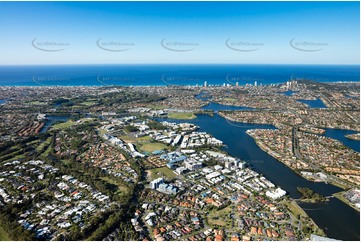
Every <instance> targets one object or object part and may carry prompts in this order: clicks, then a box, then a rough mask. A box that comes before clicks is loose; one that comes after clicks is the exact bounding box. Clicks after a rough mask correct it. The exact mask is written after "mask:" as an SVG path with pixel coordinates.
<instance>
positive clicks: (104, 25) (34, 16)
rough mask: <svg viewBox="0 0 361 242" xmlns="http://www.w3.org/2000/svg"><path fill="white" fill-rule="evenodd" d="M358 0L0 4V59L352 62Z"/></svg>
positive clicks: (13, 61)
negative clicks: (350, 0)
mask: <svg viewBox="0 0 361 242" xmlns="http://www.w3.org/2000/svg"><path fill="white" fill-rule="evenodd" d="M359 11H360V3H359V2H356V1H355V2H0V21H1V23H2V24H1V25H0V31H1V37H0V65H42V64H185V63H186V64H343V65H345V64H356V65H359V63H360V55H359V53H360V37H359V36H360V14H359Z"/></svg>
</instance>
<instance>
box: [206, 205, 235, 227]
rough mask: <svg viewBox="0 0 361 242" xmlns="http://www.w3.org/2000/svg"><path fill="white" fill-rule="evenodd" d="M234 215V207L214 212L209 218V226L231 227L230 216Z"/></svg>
mask: <svg viewBox="0 0 361 242" xmlns="http://www.w3.org/2000/svg"><path fill="white" fill-rule="evenodd" d="M231 213H232V206H231V205H230V206H228V207H225V208H223V209H221V210H218V211H217V210H212V211H211V212H210V213H209V215H208V216H207V221H208V224H209V225H215V226H222V227H231V219H230V218H229V214H231Z"/></svg>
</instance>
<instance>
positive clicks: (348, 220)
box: [167, 105, 360, 241]
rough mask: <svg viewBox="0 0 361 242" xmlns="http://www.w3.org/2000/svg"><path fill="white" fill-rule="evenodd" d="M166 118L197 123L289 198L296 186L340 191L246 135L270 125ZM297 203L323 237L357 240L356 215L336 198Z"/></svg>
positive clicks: (220, 119)
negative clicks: (300, 171) (309, 177)
mask: <svg viewBox="0 0 361 242" xmlns="http://www.w3.org/2000/svg"><path fill="white" fill-rule="evenodd" d="M218 107H220V108H221V109H218V110H229V107H227V106H224V105H218ZM214 111H217V110H214ZM167 120H168V121H171V122H176V123H179V122H190V123H194V124H196V125H198V126H199V127H200V131H205V132H208V133H210V134H212V135H213V136H214V137H215V138H217V139H220V140H222V141H223V142H224V144H225V145H226V146H227V147H224V148H222V149H223V150H224V151H226V152H228V153H229V154H230V155H232V156H234V157H238V158H240V159H242V160H244V161H247V162H248V163H249V164H250V166H251V168H252V169H253V170H255V171H257V172H259V173H261V174H263V175H264V176H265V177H266V178H267V179H269V180H270V181H271V182H273V183H275V184H276V185H278V186H280V187H281V188H282V189H284V190H286V191H287V192H288V194H289V195H290V196H291V197H292V198H299V197H300V196H301V194H300V193H299V192H298V191H297V187H309V188H311V189H312V190H314V191H316V192H317V193H320V194H322V195H324V196H329V195H331V194H333V193H336V192H339V191H342V189H341V188H339V187H335V186H333V185H330V184H325V183H315V182H311V181H308V180H306V179H304V178H303V177H301V176H299V175H298V174H296V173H295V172H294V171H293V170H291V169H290V168H288V167H287V166H285V165H284V164H283V163H281V162H279V161H278V160H276V159H274V158H273V157H272V156H270V155H268V154H267V153H266V152H264V151H263V150H262V149H261V148H259V147H258V146H257V144H256V143H255V141H254V140H253V138H252V137H250V136H249V135H247V134H246V131H247V130H248V129H275V127H274V126H272V125H261V124H246V123H238V122H231V121H228V120H226V119H224V118H223V117H221V116H219V115H218V114H214V115H213V116H209V115H205V114H204V115H198V116H197V118H196V119H193V120H173V119H167ZM300 206H301V207H302V208H305V212H306V213H307V214H308V215H309V216H310V217H311V218H312V219H313V220H314V221H315V222H316V224H317V225H318V226H319V227H320V228H322V229H323V230H324V231H325V233H326V234H327V236H329V237H331V238H335V239H340V240H357V241H359V240H360V214H359V213H358V212H357V211H356V210H354V209H352V208H350V207H349V206H348V205H346V204H344V203H342V202H341V201H339V200H338V199H337V198H331V199H330V201H329V202H327V203H325V204H316V205H310V204H300Z"/></svg>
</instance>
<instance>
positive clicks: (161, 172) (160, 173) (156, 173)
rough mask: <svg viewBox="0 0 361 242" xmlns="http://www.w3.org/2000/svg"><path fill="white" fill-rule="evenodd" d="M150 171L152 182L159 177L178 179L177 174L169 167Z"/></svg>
mask: <svg viewBox="0 0 361 242" xmlns="http://www.w3.org/2000/svg"><path fill="white" fill-rule="evenodd" d="M149 171H150V177H151V179H152V180H154V179H157V178H158V177H168V178H169V179H172V178H174V177H176V174H175V173H174V172H173V171H172V170H171V169H169V168H168V167H160V168H155V169H152V170H149Z"/></svg>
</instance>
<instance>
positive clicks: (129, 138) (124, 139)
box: [119, 135, 136, 143]
mask: <svg viewBox="0 0 361 242" xmlns="http://www.w3.org/2000/svg"><path fill="white" fill-rule="evenodd" d="M119 139H122V140H123V141H124V142H126V143H134V142H135V141H136V139H135V138H133V137H129V136H127V135H122V136H120V137H119Z"/></svg>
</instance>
